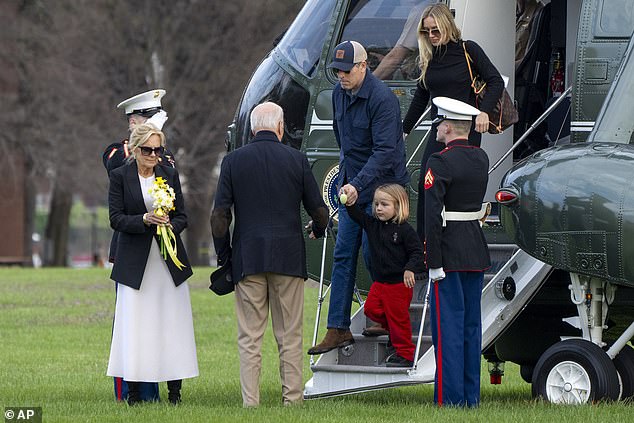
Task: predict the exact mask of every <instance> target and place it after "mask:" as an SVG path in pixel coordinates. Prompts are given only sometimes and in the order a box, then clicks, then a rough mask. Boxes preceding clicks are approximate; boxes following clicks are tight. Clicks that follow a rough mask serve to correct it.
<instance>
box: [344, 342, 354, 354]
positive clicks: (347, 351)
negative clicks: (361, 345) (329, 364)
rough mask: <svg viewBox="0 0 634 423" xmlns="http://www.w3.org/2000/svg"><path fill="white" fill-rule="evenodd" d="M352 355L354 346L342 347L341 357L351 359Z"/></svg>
mask: <svg viewBox="0 0 634 423" xmlns="http://www.w3.org/2000/svg"><path fill="white" fill-rule="evenodd" d="M352 354H354V344H350V345H346V346H345V347H341V355H343V356H345V357H350V356H351V355H352Z"/></svg>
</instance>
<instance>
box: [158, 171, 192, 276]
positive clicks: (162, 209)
mask: <svg viewBox="0 0 634 423" xmlns="http://www.w3.org/2000/svg"><path fill="white" fill-rule="evenodd" d="M149 194H150V196H151V197H152V199H153V200H154V203H153V204H152V207H154V214H156V215H157V216H166V215H167V214H168V213H169V212H170V211H171V210H175V207H174V199H175V198H176V194H174V190H173V189H172V187H170V186H169V185H167V182H166V181H165V179H163V178H161V177H160V176H159V177H158V178H156V180H155V181H154V184H153V185H152V187H151V188H150V189H149ZM156 234H157V235H158V236H159V239H160V244H161V254H162V255H163V258H164V259H165V260H167V257H168V256H169V257H170V258H171V259H172V261H173V262H174V264H175V265H176V267H178V269H179V270H182V269H183V268H184V267H185V265H184V264H183V263H181V261H180V260H179V259H178V256H177V254H176V235H174V231H173V230H172V227H171V226H169V225H157V227H156Z"/></svg>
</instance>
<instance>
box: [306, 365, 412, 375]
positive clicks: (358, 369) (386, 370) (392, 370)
mask: <svg viewBox="0 0 634 423" xmlns="http://www.w3.org/2000/svg"><path fill="white" fill-rule="evenodd" d="M411 369H412V368H411V367H386V366H385V365H383V366H354V365H348V364H326V365H323V366H311V370H312V371H313V373H317V372H333V373H376V374H407V372H409V371H410V370H411Z"/></svg>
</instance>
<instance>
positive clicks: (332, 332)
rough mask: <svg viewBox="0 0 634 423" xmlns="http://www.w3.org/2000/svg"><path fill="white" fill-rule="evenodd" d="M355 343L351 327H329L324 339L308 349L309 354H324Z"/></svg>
mask: <svg viewBox="0 0 634 423" xmlns="http://www.w3.org/2000/svg"><path fill="white" fill-rule="evenodd" d="M351 344H354V338H353V337H352V332H350V329H333V328H328V332H326V336H325V337H324V340H323V341H321V342H320V343H319V344H317V345H315V346H314V347H312V348H311V349H309V350H308V355H316V354H323V353H326V352H328V351H330V350H334V349H335V348H341V347H345V346H348V345H351Z"/></svg>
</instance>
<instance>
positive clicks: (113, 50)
mask: <svg viewBox="0 0 634 423" xmlns="http://www.w3.org/2000/svg"><path fill="white" fill-rule="evenodd" d="M302 4H303V1H301V0H260V1H251V0H232V1H220V0H134V1H132V0H55V1H49V0H5V1H3V2H2V3H0V25H1V26H2V28H0V93H2V92H4V93H6V95H3V97H4V98H3V100H2V101H0V127H1V128H2V130H1V131H0V157H2V159H0V160H2V163H1V164H0V165H2V166H11V163H9V162H8V161H9V160H8V158H9V157H11V155H10V154H9V153H10V152H20V153H21V154H22V155H23V157H24V159H25V162H26V169H27V183H26V185H25V186H26V192H25V194H26V196H27V200H26V203H27V204H28V205H29V211H28V213H29V214H30V216H31V219H30V221H31V225H32V216H33V213H34V211H33V208H34V204H35V201H34V198H35V195H36V192H37V191H38V189H39V188H40V187H43V186H44V187H47V188H48V189H49V190H50V192H51V207H50V214H49V217H48V222H47V227H46V231H45V239H46V240H47V242H48V244H49V245H51V246H52V248H50V254H49V256H48V257H46V258H45V262H46V264H49V265H57V266H63V265H65V264H66V262H67V257H66V254H67V253H66V252H67V250H68V249H67V242H68V241H67V240H68V230H69V217H70V210H71V207H72V203H73V200H74V198H76V197H79V198H82V199H83V200H84V201H85V202H86V203H87V204H88V205H93V206H94V205H101V204H104V205H105V204H106V200H107V187H108V179H107V176H106V173H105V170H104V169H103V166H102V164H101V153H102V151H103V150H104V148H105V147H106V146H107V145H108V144H110V143H112V142H117V141H119V140H121V139H123V138H124V137H126V136H127V121H126V120H125V118H124V115H123V112H122V111H121V110H116V109H115V105H116V104H118V103H119V102H120V101H121V100H123V99H125V98H128V97H130V96H132V95H134V94H137V93H140V92H143V91H147V90H150V89H153V88H164V89H166V90H167V95H166V97H165V98H164V99H163V105H164V107H165V109H166V110H167V111H168V115H169V120H168V122H167V124H166V125H165V127H164V132H165V134H166V136H167V141H168V147H169V148H170V149H171V150H172V151H174V152H175V156H176V162H177V167H178V170H179V172H180V174H181V178H182V180H183V185H184V192H185V201H186V205H187V214H188V216H189V228H190V229H189V230H188V231H187V241H186V244H187V245H186V246H187V249H188V253H189V255H190V258H191V259H192V263H193V264H206V263H205V262H204V257H205V254H203V252H202V251H201V249H200V247H201V246H202V245H205V243H206V242H207V241H209V239H210V233H209V224H208V218H209V212H210V209H211V205H212V200H213V194H214V190H215V186H216V180H215V178H216V175H214V174H213V169H214V167H215V166H216V164H217V161H218V156H219V154H220V153H222V152H223V151H224V149H225V147H224V139H225V133H226V129H227V125H228V124H230V123H231V121H232V119H233V116H234V113H235V110H236V107H237V104H238V101H239V99H240V96H241V94H242V91H243V89H244V86H245V84H246V83H247V81H248V78H249V77H250V75H251V73H252V72H253V70H254V68H255V67H256V66H257V64H258V63H259V61H261V60H262V59H263V58H264V56H265V55H266V53H267V52H268V51H269V50H270V49H271V48H272V46H273V45H272V43H273V40H275V39H276V38H277V37H278V36H279V35H280V34H281V33H282V32H283V31H284V30H285V29H286V28H287V27H288V25H289V24H290V22H291V21H292V20H293V18H294V16H295V15H296V14H297V12H298V11H299V9H300V8H301V6H302ZM5 223H6V222H5ZM31 227H32V226H31Z"/></svg>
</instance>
